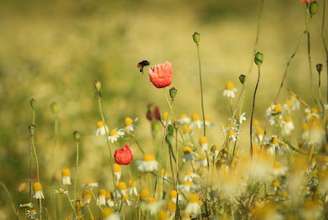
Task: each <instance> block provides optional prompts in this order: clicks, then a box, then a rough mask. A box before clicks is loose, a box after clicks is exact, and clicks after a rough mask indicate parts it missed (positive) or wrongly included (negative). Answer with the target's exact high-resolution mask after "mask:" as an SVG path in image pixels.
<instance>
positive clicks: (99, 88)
mask: <svg viewBox="0 0 328 220" xmlns="http://www.w3.org/2000/svg"><path fill="white" fill-rule="evenodd" d="M101 87H102V84H101V82H100V81H99V80H96V81H95V88H96V90H97V92H100V91H101Z"/></svg>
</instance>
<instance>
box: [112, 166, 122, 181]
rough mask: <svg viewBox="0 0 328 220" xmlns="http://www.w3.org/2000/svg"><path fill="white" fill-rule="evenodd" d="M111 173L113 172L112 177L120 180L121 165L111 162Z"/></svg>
mask: <svg viewBox="0 0 328 220" xmlns="http://www.w3.org/2000/svg"><path fill="white" fill-rule="evenodd" d="M113 173H114V177H115V180H116V182H118V181H120V179H121V174H122V173H121V166H120V165H119V164H117V163H114V164H113Z"/></svg>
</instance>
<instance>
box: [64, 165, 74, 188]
mask: <svg viewBox="0 0 328 220" xmlns="http://www.w3.org/2000/svg"><path fill="white" fill-rule="evenodd" d="M62 184H63V185H71V184H72V182H71V171H70V170H69V169H68V168H64V169H63V170H62Z"/></svg>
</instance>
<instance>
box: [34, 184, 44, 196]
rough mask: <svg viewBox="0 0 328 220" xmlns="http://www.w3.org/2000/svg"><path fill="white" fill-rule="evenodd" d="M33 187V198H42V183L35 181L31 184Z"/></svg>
mask: <svg viewBox="0 0 328 220" xmlns="http://www.w3.org/2000/svg"><path fill="white" fill-rule="evenodd" d="M33 189H34V195H33V198H35V199H44V195H43V192H42V185H41V183H40V182H35V183H34V184H33Z"/></svg>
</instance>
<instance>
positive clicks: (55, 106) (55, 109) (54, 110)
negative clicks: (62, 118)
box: [50, 102, 59, 114]
mask: <svg viewBox="0 0 328 220" xmlns="http://www.w3.org/2000/svg"><path fill="white" fill-rule="evenodd" d="M50 109H51V111H52V113H53V114H58V112H59V106H58V104H57V102H53V103H51V104H50Z"/></svg>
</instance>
